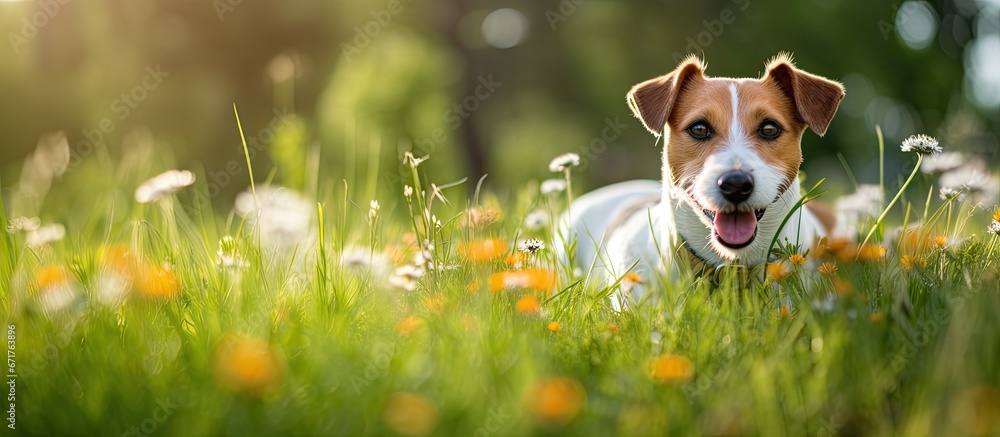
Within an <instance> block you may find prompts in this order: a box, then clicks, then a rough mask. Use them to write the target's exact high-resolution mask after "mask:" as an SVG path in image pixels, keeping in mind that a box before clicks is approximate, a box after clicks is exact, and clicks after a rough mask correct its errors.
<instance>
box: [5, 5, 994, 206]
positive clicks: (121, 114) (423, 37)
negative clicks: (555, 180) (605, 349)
mask: <svg viewBox="0 0 1000 437" xmlns="http://www.w3.org/2000/svg"><path fill="white" fill-rule="evenodd" d="M0 29H2V30H3V34H4V43H3V44H2V45H0V98H2V99H3V103H4V104H3V105H0V132H2V133H3V135H2V139H0V144H2V146H0V185H2V187H3V188H4V190H9V189H10V188H11V187H12V186H16V185H17V184H18V182H19V181H23V177H22V175H21V169H22V166H23V164H22V163H23V162H24V160H25V158H26V157H27V156H29V154H31V153H32V152H33V151H34V150H36V146H38V145H39V144H40V139H41V142H43V143H44V142H59V141H62V139H61V138H59V137H52V136H48V137H47V136H46V135H48V134H50V133H52V132H57V131H62V132H64V133H65V141H66V142H67V143H68V144H69V149H70V153H71V156H70V158H69V160H68V169H67V171H66V174H65V175H62V176H60V179H62V180H79V181H83V182H85V181H86V178H87V177H88V176H87V175H88V174H89V173H88V172H97V171H99V170H98V169H99V168H101V167H99V166H97V165H94V166H90V163H101V162H105V163H108V162H110V163H120V162H126V161H129V160H132V161H137V162H152V163H157V162H159V163H164V164H150V165H151V166H152V168H149V169H148V174H143V175H136V176H135V178H136V179H137V180H141V179H144V178H146V177H149V176H152V175H153V174H156V172H158V171H162V170H165V169H166V168H163V167H162V166H163V165H170V166H173V167H176V168H188V169H194V170H196V173H197V174H198V175H199V177H204V178H206V179H207V180H205V181H204V182H205V183H207V184H208V185H207V190H208V192H209V194H210V196H212V198H213V199H215V197H219V199H218V200H219V201H220V202H221V201H223V200H224V201H225V202H224V203H225V204H229V205H231V203H229V201H230V200H231V199H232V197H233V196H234V195H235V193H237V192H238V191H240V190H242V189H244V188H245V187H246V186H247V178H246V174H245V159H244V157H243V151H242V146H241V144H240V136H239V130H238V128H237V125H236V120H235V117H234V114H233V104H234V103H235V104H236V105H237V106H238V108H239V113H240V117H241V119H242V126H243V128H244V131H245V132H246V135H247V141H248V142H249V143H250V145H249V147H250V149H251V155H252V156H253V167H254V171H255V174H256V177H257V178H258V180H263V179H267V178H269V177H270V178H274V179H275V180H277V181H280V182H281V183H282V184H284V185H287V186H292V187H299V188H303V187H305V186H308V185H309V181H308V180H307V179H308V178H309V177H315V173H317V172H318V173H319V174H320V175H321V176H322V180H323V181H328V184H329V186H326V187H324V186H322V184H319V185H320V189H321V190H333V189H334V187H333V186H334V183H333V181H339V180H340V179H341V178H346V179H347V180H359V179H360V180H369V181H377V182H373V183H377V184H378V186H379V187H380V190H385V189H391V190H393V191H394V192H398V191H400V190H399V187H400V186H401V183H400V181H399V178H398V176H397V175H398V174H399V169H398V163H399V161H400V158H401V156H402V154H403V152H404V151H408V150H413V151H414V154H415V155H417V156H421V155H426V154H428V153H430V154H431V155H432V158H431V159H430V161H428V162H427V163H426V164H424V165H426V166H427V168H428V169H429V171H430V173H431V174H432V175H433V176H434V179H435V180H437V181H440V182H447V181H453V180H457V179H459V178H462V177H469V178H470V180H471V181H472V182H473V183H471V184H470V185H471V186H473V187H474V185H475V184H474V181H475V180H476V179H478V178H479V177H480V176H481V175H483V174H489V177H488V178H487V179H486V182H485V186H486V187H487V188H490V189H492V190H495V191H500V192H502V191H504V190H510V189H511V188H509V187H521V186H524V184H525V183H526V181H528V180H531V179H542V178H546V177H549V175H550V174H549V173H548V171H547V163H548V162H549V160H550V159H551V158H552V157H553V156H555V155H557V154H560V153H565V152H576V153H579V154H580V155H581V156H582V157H583V161H584V168H583V169H582V171H580V172H578V177H579V178H581V179H582V180H581V185H580V187H581V188H582V189H589V188H594V187H596V186H599V185H602V184H607V183H610V182H614V181H619V180H625V179H633V178H654V179H658V178H659V176H660V174H659V168H660V160H659V156H660V150H659V146H658V145H657V144H656V143H655V139H654V138H653V136H651V135H650V134H649V133H648V132H646V131H645V130H644V129H643V128H642V126H641V124H640V123H639V122H638V121H637V120H636V119H634V118H632V116H631V114H630V113H629V111H628V108H627V107H626V105H625V93H626V92H627V91H628V89H629V88H630V87H631V85H633V84H634V83H636V82H639V81H642V80H645V79H648V78H651V77H654V76H657V75H660V74H664V73H666V72H668V71H670V70H672V69H673V68H674V66H675V65H676V63H677V61H678V60H680V59H681V58H682V57H683V56H684V55H686V54H687V53H696V54H699V55H702V56H703V57H704V59H705V60H706V61H707V62H708V64H709V68H708V71H707V73H708V74H709V75H712V76H731V77H745V76H751V77H757V76H759V75H760V74H761V73H762V72H763V67H764V63H765V62H766V60H767V59H769V58H770V57H772V56H774V55H775V54H777V53H778V52H779V51H789V52H792V53H794V55H795V59H796V62H797V65H798V66H799V67H800V68H802V69H804V70H806V71H809V72H812V73H815V74H819V75H821V76H825V77H828V78H832V79H837V80H840V81H842V82H843V83H844V84H845V85H846V87H847V97H846V99H845V100H844V102H843V104H842V105H841V107H840V112H839V113H838V115H837V117H835V119H834V121H833V124H832V126H831V127H830V130H829V132H828V134H827V136H826V137H825V138H822V139H821V138H819V137H817V136H816V135H815V134H812V133H807V134H806V136H805V139H804V140H803V148H804V152H805V156H806V157H807V159H806V163H805V165H804V169H805V170H806V172H807V173H808V174H809V176H810V179H812V180H816V179H818V178H819V177H827V178H829V179H830V180H831V182H833V184H832V186H833V187H842V188H843V190H844V191H845V192H846V191H849V190H850V189H851V188H850V187H851V186H850V184H849V183H848V180H849V177H848V176H847V172H845V171H844V169H843V166H842V164H841V161H840V159H838V154H839V155H840V156H843V157H844V159H845V160H846V161H847V163H848V164H849V165H850V167H851V168H852V170H853V172H854V176H855V177H856V178H857V179H858V180H859V181H861V182H864V181H867V182H876V183H877V180H878V176H877V175H878V159H877V157H878V151H877V141H876V136H875V127H876V125H879V126H881V128H882V131H883V132H884V134H885V137H886V144H887V146H886V148H887V150H888V154H887V172H886V174H887V175H893V176H892V177H893V178H895V177H896V176H895V175H896V174H897V173H899V172H900V171H905V170H907V169H905V168H904V166H905V165H906V164H909V165H912V161H913V158H912V156H906V155H903V154H901V153H899V152H898V144H899V142H900V141H901V140H902V139H904V138H905V137H907V136H909V135H911V134H916V133H927V134H929V135H932V136H935V137H937V138H938V139H939V140H941V143H942V146H943V147H945V148H946V149H948V150H959V151H963V152H966V153H968V154H969V155H968V156H969V157H971V158H973V159H976V160H979V161H981V162H983V163H985V165H986V166H988V168H991V169H993V170H992V171H994V172H995V170H996V169H997V167H998V165H997V161H998V159H997V150H998V139H997V138H998V137H997V132H998V129H1000V0H941V1H935V2H922V1H898V0H874V1H869V2H856V1H848V0H805V1H800V2H785V1H765V0H711V1H698V2H682V1H673V2H662V1H661V2H649V1H644V2H638V1H608V0H562V1H544V2H540V1H534V0H506V1H485V0H451V1H444V0H442V1H424V0H368V1H282V2H244V1H243V0H197V1H195V0H172V1H154V0H129V1H121V0H90V1H87V2H82V1H78V0H38V1H36V0H31V1H12V0H0ZM53 138H55V139H53ZM255 144H256V145H255ZM256 152H260V153H256ZM302 156H306V157H307V159H304V160H303V159H301V157H302ZM310 168H312V171H310ZM88 169H89V170H88ZM275 169H277V170H275ZM57 173H62V171H58V172H57ZM67 175H69V176H67ZM310 175H312V176H310ZM903 176H905V175H903ZM67 177H68V178H69V179H64V178H67ZM74 177H75V178H77V179H73V178H74ZM887 182H888V181H887ZM59 183H60V182H59V181H57V182H55V184H59ZM325 183H326V182H325ZM62 185H63V186H62V187H61V188H60V191H63V192H66V193H69V194H65V195H72V193H73V192H74V191H82V190H92V189H95V188H94V187H88V186H87V184H86V183H80V184H68V183H65V182H63V183H62ZM895 185H897V186H898V183H896V184H895ZM50 199H52V198H51V197H50ZM58 199H59V198H58V197H57V198H55V200H49V202H58V201H59V200H58Z"/></svg>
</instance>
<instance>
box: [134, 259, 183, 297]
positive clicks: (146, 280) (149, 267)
mask: <svg viewBox="0 0 1000 437" xmlns="http://www.w3.org/2000/svg"><path fill="white" fill-rule="evenodd" d="M135 280H136V286H137V287H138V289H139V291H141V292H143V293H145V294H146V296H149V297H153V298H169V297H174V296H176V295H177V293H178V292H180V281H179V280H178V279H177V275H176V274H174V271H173V269H171V268H169V266H160V265H156V264H153V263H147V264H144V265H142V266H140V267H139V268H138V270H137V272H136V275H135Z"/></svg>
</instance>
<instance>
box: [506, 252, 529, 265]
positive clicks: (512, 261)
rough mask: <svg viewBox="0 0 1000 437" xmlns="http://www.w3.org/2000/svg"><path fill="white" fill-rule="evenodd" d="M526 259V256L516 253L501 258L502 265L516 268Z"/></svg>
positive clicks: (522, 253)
mask: <svg viewBox="0 0 1000 437" xmlns="http://www.w3.org/2000/svg"><path fill="white" fill-rule="evenodd" d="M527 259H528V254H527V253H524V252H516V253H512V254H509V255H507V256H505V257H503V263H504V264H507V265H509V266H516V265H519V264H521V263H522V262H524V261H525V260H527Z"/></svg>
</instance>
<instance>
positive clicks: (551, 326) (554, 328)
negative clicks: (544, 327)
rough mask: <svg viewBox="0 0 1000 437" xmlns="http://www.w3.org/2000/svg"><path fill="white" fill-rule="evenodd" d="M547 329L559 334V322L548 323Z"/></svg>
mask: <svg viewBox="0 0 1000 437" xmlns="http://www.w3.org/2000/svg"><path fill="white" fill-rule="evenodd" d="M548 328H549V331H552V332H559V328H560V326H559V322H555V321H553V322H549V326H548Z"/></svg>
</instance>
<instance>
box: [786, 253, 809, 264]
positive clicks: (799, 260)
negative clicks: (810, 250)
mask: <svg viewBox="0 0 1000 437" xmlns="http://www.w3.org/2000/svg"><path fill="white" fill-rule="evenodd" d="M788 260H789V261H791V262H792V264H798V265H800V266H801V265H802V264H805V262H806V257H804V256H802V255H799V254H797V253H796V254H794V255H792V256H790V257H788Z"/></svg>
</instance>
